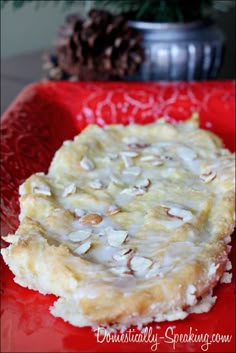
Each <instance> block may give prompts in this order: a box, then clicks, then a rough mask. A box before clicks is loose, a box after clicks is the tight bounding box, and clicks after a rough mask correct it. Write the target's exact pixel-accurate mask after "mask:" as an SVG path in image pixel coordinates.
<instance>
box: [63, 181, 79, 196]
mask: <svg viewBox="0 0 236 353" xmlns="http://www.w3.org/2000/svg"><path fill="white" fill-rule="evenodd" d="M75 192H76V185H75V184H74V183H71V184H69V185H67V186H66V187H65V189H64V190H63V193H62V197H66V196H68V195H72V194H75Z"/></svg>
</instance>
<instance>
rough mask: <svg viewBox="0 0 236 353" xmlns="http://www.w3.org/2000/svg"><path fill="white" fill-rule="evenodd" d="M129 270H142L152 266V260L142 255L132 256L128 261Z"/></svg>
mask: <svg viewBox="0 0 236 353" xmlns="http://www.w3.org/2000/svg"><path fill="white" fill-rule="evenodd" d="M129 265H130V268H131V270H133V271H135V272H142V271H145V270H147V269H148V268H149V267H151V266H152V260H151V259H149V258H147V257H144V256H133V257H132V258H131V260H130V262H129Z"/></svg>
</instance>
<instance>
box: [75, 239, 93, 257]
mask: <svg viewBox="0 0 236 353" xmlns="http://www.w3.org/2000/svg"><path fill="white" fill-rule="evenodd" d="M91 245H92V242H91V241H90V240H88V241H86V242H84V243H83V244H81V245H80V246H78V247H77V248H76V249H75V250H74V252H75V253H76V254H78V255H83V254H85V253H86V252H87V251H88V250H89V249H90V248H91Z"/></svg>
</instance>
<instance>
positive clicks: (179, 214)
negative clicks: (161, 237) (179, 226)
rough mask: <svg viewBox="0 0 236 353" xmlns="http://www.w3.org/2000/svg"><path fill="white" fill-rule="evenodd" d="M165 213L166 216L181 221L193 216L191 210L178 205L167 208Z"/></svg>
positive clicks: (188, 219) (186, 220)
mask: <svg viewBox="0 0 236 353" xmlns="http://www.w3.org/2000/svg"><path fill="white" fill-rule="evenodd" d="M166 213H167V215H168V216H172V217H176V218H178V219H180V220H182V221H183V222H188V221H190V220H191V219H192V218H193V214H192V212H191V211H187V210H184V209H181V208H178V207H173V208H170V209H167V211H166Z"/></svg>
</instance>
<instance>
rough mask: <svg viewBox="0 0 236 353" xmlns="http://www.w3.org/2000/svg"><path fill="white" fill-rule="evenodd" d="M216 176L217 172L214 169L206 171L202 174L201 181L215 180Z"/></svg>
mask: <svg viewBox="0 0 236 353" xmlns="http://www.w3.org/2000/svg"><path fill="white" fill-rule="evenodd" d="M215 177H216V172H215V171H213V170H210V171H206V172H204V173H202V174H201V175H200V179H201V181H203V182H204V183H210V182H211V181H212V180H214V179H215Z"/></svg>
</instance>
